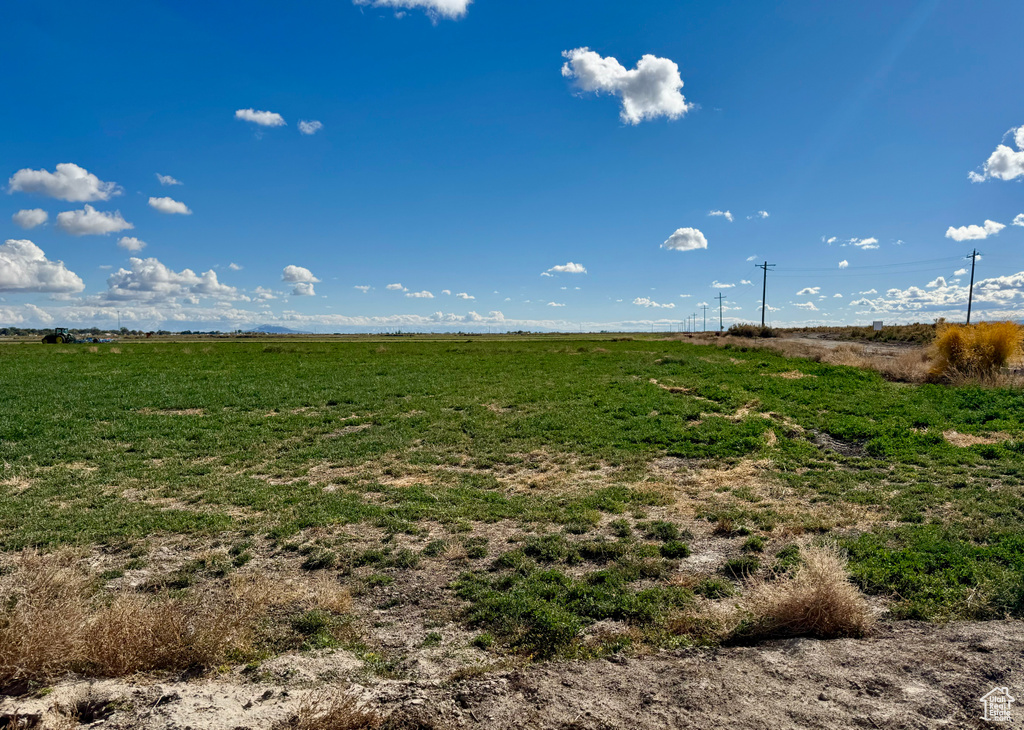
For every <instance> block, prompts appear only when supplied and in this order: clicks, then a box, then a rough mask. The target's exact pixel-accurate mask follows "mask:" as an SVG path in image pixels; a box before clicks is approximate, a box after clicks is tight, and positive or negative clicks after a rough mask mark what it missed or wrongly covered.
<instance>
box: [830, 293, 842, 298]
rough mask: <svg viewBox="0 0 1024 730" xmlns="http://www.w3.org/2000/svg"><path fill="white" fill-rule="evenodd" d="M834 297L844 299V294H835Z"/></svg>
mask: <svg viewBox="0 0 1024 730" xmlns="http://www.w3.org/2000/svg"><path fill="white" fill-rule="evenodd" d="M832 298H833V299H842V298H843V295H842V294H833V295H832Z"/></svg>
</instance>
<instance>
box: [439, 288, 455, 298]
mask: <svg viewBox="0 0 1024 730" xmlns="http://www.w3.org/2000/svg"><path fill="white" fill-rule="evenodd" d="M441 293H442V294H444V295H445V296H448V297H450V296H451V295H452V290H451V289H442V290H441Z"/></svg>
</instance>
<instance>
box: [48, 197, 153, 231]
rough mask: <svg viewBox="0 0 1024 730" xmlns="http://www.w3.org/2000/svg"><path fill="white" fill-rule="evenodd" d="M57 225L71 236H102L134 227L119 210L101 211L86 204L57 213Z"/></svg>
mask: <svg viewBox="0 0 1024 730" xmlns="http://www.w3.org/2000/svg"><path fill="white" fill-rule="evenodd" d="M57 227H58V228H60V229H61V230H62V231H64V232H65V233H70V234H71V235H72V236H103V235H106V234H108V233H117V232H118V231H125V230H129V229H132V228H135V226H133V225H132V224H131V223H129V222H128V221H126V220H125V219H124V218H122V217H121V211H117V212H115V213H103V212H101V211H98V210H96V209H95V208H93V207H92V206H91V205H88V204H87V205H85V207H84V208H83V209H82V210H68V211H65V212H63V213H58V214H57Z"/></svg>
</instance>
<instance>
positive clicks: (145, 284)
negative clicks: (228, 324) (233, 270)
mask: <svg viewBox="0 0 1024 730" xmlns="http://www.w3.org/2000/svg"><path fill="white" fill-rule="evenodd" d="M128 263H129V265H130V266H131V268H129V269H125V268H121V269H118V270H117V271H115V272H114V273H113V274H111V275H110V276H109V277H108V278H107V291H106V293H105V295H104V297H103V298H104V299H106V300H108V301H139V302H173V301H175V300H176V299H178V298H182V299H183V300H184V301H185V302H187V303H190V304H198V302H199V298H200V297H212V298H216V299H226V298H236V297H237V293H238V290H237V289H235V288H234V287H232V286H227V285H225V284H221V283H220V282H219V281H218V280H217V272H215V271H213V270H212V269H211V270H210V271H207V272H204V273H203V274H201V275H197V274H196V273H195V272H194V271H192V270H191V269H182V270H181V271H174V270H173V269H171V268H169V267H167V266H165V265H164V264H163V263H161V262H160V261H159V260H157V259H155V258H148V259H140V258H135V257H132V258H130V259H128Z"/></svg>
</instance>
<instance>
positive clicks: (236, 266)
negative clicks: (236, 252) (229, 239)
mask: <svg viewBox="0 0 1024 730" xmlns="http://www.w3.org/2000/svg"><path fill="white" fill-rule="evenodd" d="M228 268H229V269H231V271H241V270H242V269H243V268H245V267H243V266H242V265H241V264H236V263H235V262H234V261H232V262H231V263H230V264H228Z"/></svg>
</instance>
